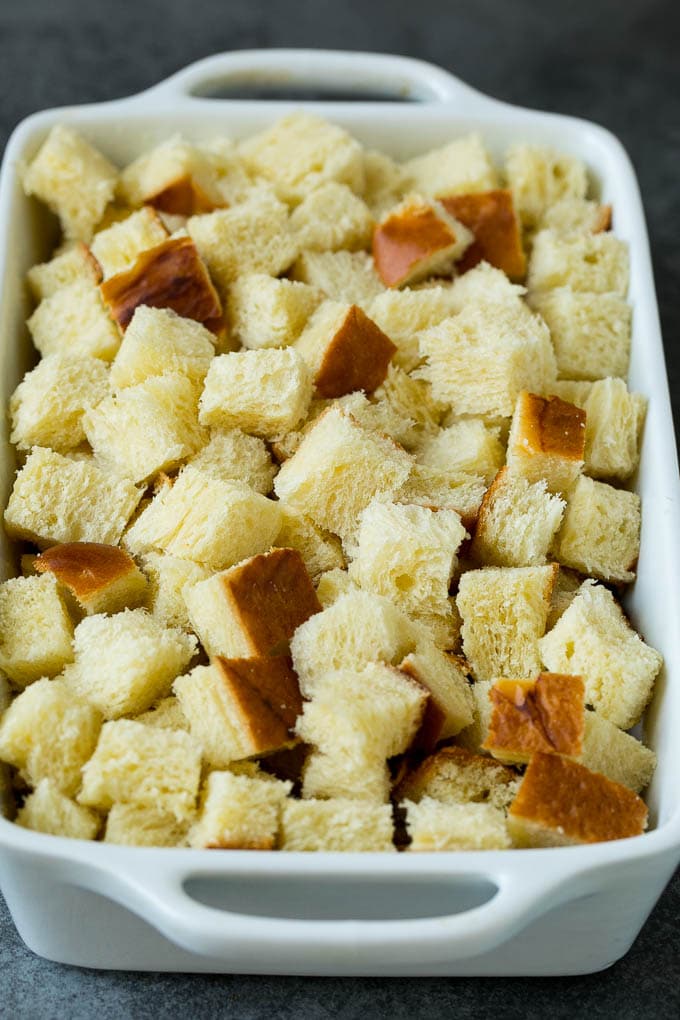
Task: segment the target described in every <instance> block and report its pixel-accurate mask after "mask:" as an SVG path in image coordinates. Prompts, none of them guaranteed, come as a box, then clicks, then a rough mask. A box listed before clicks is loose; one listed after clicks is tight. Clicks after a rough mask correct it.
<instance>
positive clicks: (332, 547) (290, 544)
mask: <svg viewBox="0 0 680 1020" xmlns="http://www.w3.org/2000/svg"><path fill="white" fill-rule="evenodd" d="M279 509H280V510H281V521H282V523H281V530H280V531H279V533H278V535H277V536H276V540H275V541H274V545H275V546H277V547H278V548H281V549H296V550H297V551H298V552H299V554H300V556H301V557H302V562H303V563H304V565H305V567H306V569H307V573H308V574H309V576H310V577H311V578H312V580H313V581H314V580H316V579H317V578H318V577H319V575H320V574H323V573H326V572H328V571H333V570H336V569H342V568H343V567H344V566H345V557H344V555H343V552H342V545H341V543H340V540H339V539H338V538H336V536H335V535H331V533H330V532H329V531H323V530H322V529H321V528H318V527H317V526H316V524H315V523H314V521H313V520H311V518H309V517H305V515H304V514H302V513H300V512H299V511H298V510H294V509H293V508H292V507H290V506H287V505H286V504H285V503H283V502H279Z"/></svg>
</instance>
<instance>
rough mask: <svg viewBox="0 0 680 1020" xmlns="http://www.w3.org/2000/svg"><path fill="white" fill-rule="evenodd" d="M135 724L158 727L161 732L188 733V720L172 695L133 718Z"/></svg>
mask: <svg viewBox="0 0 680 1020" xmlns="http://www.w3.org/2000/svg"><path fill="white" fill-rule="evenodd" d="M135 722H138V723H143V724H144V725H145V726H158V727H159V728H160V729H162V730H184V731H185V733H188V732H189V720H188V719H187V717H186V716H185V714H184V712H183V711H182V706H181V705H180V703H179V700H178V699H177V698H176V697H175V695H174V694H170V695H168V697H167V698H161V700H160V701H158V702H156V704H155V705H153V706H152V707H151V708H150V709H149V710H148V711H147V712H142V713H141V715H138V716H135Z"/></svg>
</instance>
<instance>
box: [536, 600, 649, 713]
mask: <svg viewBox="0 0 680 1020" xmlns="http://www.w3.org/2000/svg"><path fill="white" fill-rule="evenodd" d="M540 651H541V657H542V660H543V664H544V666H545V667H546V668H547V669H550V670H553V671H554V672H567V671H568V672H570V673H578V674H580V675H581V676H582V677H583V679H584V680H585V685H586V702H587V703H588V704H590V705H592V706H593V707H594V708H595V709H597V711H598V712H599V713H600V715H601V716H603V717H604V718H605V719H609V721H610V722H612V723H614V724H615V725H616V726H619V727H620V728H621V729H622V730H628V729H630V728H631V727H632V726H635V725H636V723H638V722H639V721H640V717H641V716H642V713H643V711H644V709H645V706H646V705H647V702H648V701H649V699H650V697H651V694H652V687H653V685H654V680H655V678H656V675H657V673H658V672H659V670H660V669H661V666H662V664H663V659H662V657H661V655H660V654H659V653H658V652H657V651H656V650H655V649H654V648H651V647H650V646H649V645H646V644H645V643H644V641H642V639H641V638H640V637H639V635H638V634H636V633H635V631H634V630H633V628H632V627H631V626H630V625H629V623H628V621H627V620H626V617H625V616H624V615H623V611H622V610H621V607H620V606H619V604H618V603H617V601H616V599H615V598H614V596H613V595H612V593H611V592H610V591H609V589H608V588H605V587H604V586H603V585H601V584H596V583H595V582H594V581H591V580H587V581H584V582H583V584H582V585H581V588H580V590H579V592H578V594H577V596H576V598H574V599H573V601H572V603H571V605H570V606H569V607H568V609H566V610H565V612H564V613H563V614H562V616H561V618H560V619H559V620H558V621H557V623H556V624H555V626H554V627H553V629H552V630H551V631H550V633H549V634H546V635H545V637H544V638H543V639H542V640H541V641H540Z"/></svg>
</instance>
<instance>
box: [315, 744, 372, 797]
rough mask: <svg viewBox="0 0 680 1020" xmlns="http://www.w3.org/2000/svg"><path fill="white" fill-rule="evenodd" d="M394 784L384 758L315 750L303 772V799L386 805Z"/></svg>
mask: <svg viewBox="0 0 680 1020" xmlns="http://www.w3.org/2000/svg"><path fill="white" fill-rule="evenodd" d="M391 785H392V781H391V779H390V771H389V769H388V767H387V762H386V761H385V759H384V758H381V757H375V756H373V757H363V756H362V755H360V754H357V752H356V749H352V750H351V751H343V750H342V749H338V748H335V749H334V751H333V752H332V753H331V754H325V753H324V752H323V751H316V750H313V751H312V752H311V753H310V754H309V755H308V756H307V758H306V760H305V764H304V767H303V770H302V796H303V797H304V798H305V799H310V800H313V799H315V798H320V799H323V800H335V799H342V800H352V801H356V802H363V801H368V802H370V803H372V804H387V802H388V800H389V798H390V788H391Z"/></svg>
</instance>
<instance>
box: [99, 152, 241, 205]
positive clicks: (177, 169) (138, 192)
mask: <svg viewBox="0 0 680 1020" xmlns="http://www.w3.org/2000/svg"><path fill="white" fill-rule="evenodd" d="M118 193H119V195H120V196H121V198H122V199H123V200H124V201H125V202H127V203H128V204H129V205H132V206H136V205H142V204H144V203H145V202H148V203H149V204H150V205H152V206H155V207H156V208H157V209H161V210H163V212H166V213H171V214H174V215H180V216H192V215H193V214H194V213H201V212H210V210H212V209H215V208H216V207H218V206H221V205H224V204H226V203H225V199H224V197H223V195H222V192H221V190H220V189H219V187H218V184H217V172H216V169H215V167H214V165H213V162H212V160H211V159H210V158H209V156H208V155H207V154H206V153H205V152H202V151H201V149H200V148H199V147H198V146H196V145H191V144H190V143H189V142H186V141H185V140H184V139H183V138H181V136H179V135H173V137H172V138H168V139H167V140H166V141H164V142H161V143H160V145H156V146H155V147H154V148H153V149H150V150H149V151H148V152H144V153H142V155H141V156H139V157H138V158H137V159H136V160H134V162H132V163H129V164H128V166H126V167H125V169H124V170H123V171H122V173H121V175H120V181H119V183H118Z"/></svg>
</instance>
